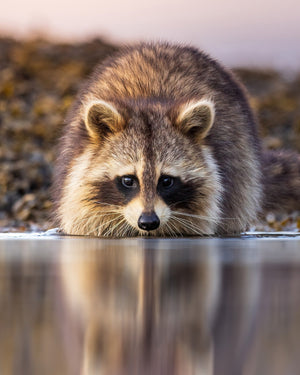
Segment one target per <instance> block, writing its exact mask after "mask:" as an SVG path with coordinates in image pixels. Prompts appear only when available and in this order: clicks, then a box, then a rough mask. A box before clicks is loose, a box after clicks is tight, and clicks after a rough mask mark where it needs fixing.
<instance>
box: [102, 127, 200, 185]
mask: <svg viewBox="0 0 300 375" xmlns="http://www.w3.org/2000/svg"><path fill="white" fill-rule="evenodd" d="M99 158H101V160H102V161H104V165H103V167H104V168H101V169H102V170H104V169H105V174H106V175H107V176H110V178H114V177H115V176H122V175H136V176H138V177H139V178H142V176H143V173H144V172H145V170H146V169H147V170H148V172H149V173H150V172H151V174H153V175H155V176H156V178H158V177H159V175H160V174H168V175H172V176H182V177H184V176H183V175H187V174H189V172H191V173H192V171H193V170H194V169H195V168H197V169H198V168H200V169H201V168H202V166H203V163H204V162H205V155H204V154H203V150H198V152H195V150H194V148H193V146H192V145H191V143H190V142H189V141H188V140H187V139H185V138H183V137H182V136H181V135H178V134H177V133H176V131H174V130H173V129H172V127H171V126H166V127H164V126H161V127H156V128H155V127H154V126H153V128H152V129H151V131H150V132H149V131H145V129H137V128H135V127H128V129H126V130H125V131H124V132H122V133H121V134H119V135H118V136H117V137H115V138H114V139H112V140H111V141H110V142H107V144H106V145H105V151H104V153H102V152H101V156H99ZM101 163H102V162H100V161H99V163H97V164H99V165H100V164H101ZM203 169H204V168H203Z"/></svg>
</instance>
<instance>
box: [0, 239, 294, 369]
mask: <svg viewBox="0 0 300 375" xmlns="http://www.w3.org/2000/svg"><path fill="white" fill-rule="evenodd" d="M299 368H300V237H295V238H287V237H282V238H275V239H274V238H256V239H254V238H252V237H251V236H248V237H247V236H245V237H243V238H234V239H159V240H158V239H131V240H101V239H84V238H68V237H64V238H60V237H56V236H51V237H43V236H42V237H38V236H28V237H26V236H21V237H20V238H16V236H10V237H9V236H5V235H2V237H0V374H1V375H2V374H3V375H6V374H9V375H11V374H17V375H19V374H22V375H27V374H30V375H32V374H33V375H35V374H37V375H41V374H42V375H47V374H51V375H53V374H55V375H56V374H58V375H60V374H62V375H64V374H66V375H68V374H88V375H92V374H109V375H123V374H124V375H127V374H128V375H129V374H130V375H135V374H138V375H140V374H142V375H148V374H155V375H169V374H170V375H173V374H174V375H177V374H178V375H192V374H197V375H200V374H205V375H206V374H220V375H227V374H228V375H235V374H236V375H241V374H249V375H255V374H258V375H268V374H270V375H277V374H278V375H289V374H295V375H296V374H299Z"/></svg>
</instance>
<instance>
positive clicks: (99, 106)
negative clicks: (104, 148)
mask: <svg viewBox="0 0 300 375" xmlns="http://www.w3.org/2000/svg"><path fill="white" fill-rule="evenodd" d="M124 124H125V121H124V119H123V117H122V116H121V114H120V113H119V112H118V111H117V109H116V108H115V107H114V106H113V105H112V104H110V103H107V102H105V101H103V100H97V101H92V102H91V103H89V105H88V106H87V107H86V111H85V125H86V128H87V131H88V133H89V135H90V136H91V137H92V138H105V137H107V136H108V135H109V134H110V133H117V132H119V131H121V130H123V128H124Z"/></svg>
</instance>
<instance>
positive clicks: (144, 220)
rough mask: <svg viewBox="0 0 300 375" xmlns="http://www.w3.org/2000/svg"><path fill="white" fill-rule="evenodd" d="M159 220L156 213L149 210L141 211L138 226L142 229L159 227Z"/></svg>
mask: <svg viewBox="0 0 300 375" xmlns="http://www.w3.org/2000/svg"><path fill="white" fill-rule="evenodd" d="M159 224H160V221H159V218H158V216H157V215H156V213H155V212H154V211H153V212H150V213H147V212H143V213H142V215H141V216H140V217H139V220H138V226H139V228H141V229H143V230H148V231H149V230H154V229H157V228H158V227H159Z"/></svg>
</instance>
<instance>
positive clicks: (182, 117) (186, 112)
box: [175, 99, 215, 140]
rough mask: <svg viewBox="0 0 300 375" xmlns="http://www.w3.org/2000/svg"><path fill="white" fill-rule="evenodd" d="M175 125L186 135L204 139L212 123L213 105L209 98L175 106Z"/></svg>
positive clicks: (213, 116) (213, 115)
mask: <svg viewBox="0 0 300 375" xmlns="http://www.w3.org/2000/svg"><path fill="white" fill-rule="evenodd" d="M176 112H177V113H176V118H175V126H176V127H177V128H178V129H179V130H180V131H181V132H182V133H184V134H186V135H187V136H190V137H192V138H193V139H196V140H201V139H204V138H205V137H206V136H207V134H208V132H209V130H210V128H211V127H212V125H213V122H214V118H215V106H214V103H213V102H212V101H211V100H208V99H202V100H199V101H192V102H187V103H185V104H184V105H181V106H180V107H179V108H177V111H176Z"/></svg>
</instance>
